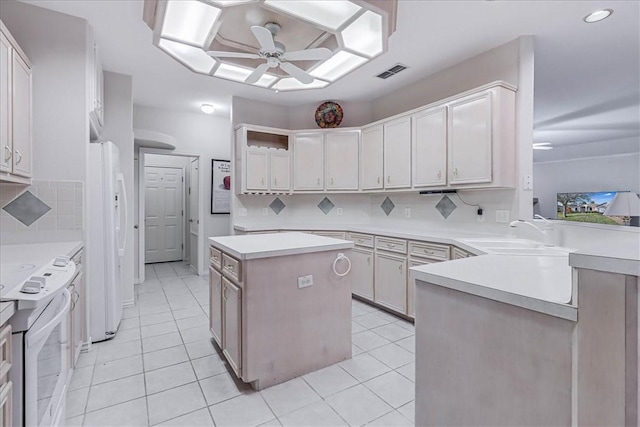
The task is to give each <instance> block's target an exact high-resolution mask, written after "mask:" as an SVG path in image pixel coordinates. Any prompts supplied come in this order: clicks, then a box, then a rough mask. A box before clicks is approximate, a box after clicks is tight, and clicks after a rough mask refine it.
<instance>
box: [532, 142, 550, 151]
mask: <svg viewBox="0 0 640 427" xmlns="http://www.w3.org/2000/svg"><path fill="white" fill-rule="evenodd" d="M533 149H534V150H553V146H552V145H551V143H550V142H534V143H533Z"/></svg>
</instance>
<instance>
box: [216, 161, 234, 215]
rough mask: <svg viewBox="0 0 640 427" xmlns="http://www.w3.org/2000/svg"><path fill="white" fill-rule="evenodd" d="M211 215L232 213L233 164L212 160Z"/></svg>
mask: <svg viewBox="0 0 640 427" xmlns="http://www.w3.org/2000/svg"><path fill="white" fill-rule="evenodd" d="M211 213H212V214H228V213H231V162H230V161H229V160H218V159H213V160H211Z"/></svg>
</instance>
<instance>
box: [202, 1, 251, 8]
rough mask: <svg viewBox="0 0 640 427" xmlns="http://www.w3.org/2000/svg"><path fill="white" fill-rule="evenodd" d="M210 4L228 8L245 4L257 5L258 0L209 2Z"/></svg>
mask: <svg viewBox="0 0 640 427" xmlns="http://www.w3.org/2000/svg"><path fill="white" fill-rule="evenodd" d="M207 1H208V2H209V3H213V4H215V5H217V6H222V7H227V6H236V5H239V4H243V3H255V2H256V0H207Z"/></svg>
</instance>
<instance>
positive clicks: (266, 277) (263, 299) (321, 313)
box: [209, 233, 353, 390]
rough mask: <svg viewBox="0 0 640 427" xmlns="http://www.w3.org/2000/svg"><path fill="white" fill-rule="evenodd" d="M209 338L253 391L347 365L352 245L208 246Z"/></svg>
mask: <svg viewBox="0 0 640 427" xmlns="http://www.w3.org/2000/svg"><path fill="white" fill-rule="evenodd" d="M209 243H210V249H209V261H210V267H209V271H210V275H209V286H210V298H211V300H210V330H211V333H212V335H213V338H214V340H215V341H216V343H217V344H218V346H219V347H220V348H221V349H222V351H223V354H224V356H225V357H226V359H227V361H228V362H229V364H230V365H231V367H232V368H233V370H234V372H235V374H236V375H237V376H238V377H239V378H241V379H242V380H243V381H244V382H247V383H250V384H251V386H252V387H253V388H254V389H256V390H261V389H264V388H266V387H270V386H272V385H276V384H279V383H282V382H284V381H287V380H290V379H292V378H295V377H298V376H300V375H304V374H306V373H308V372H312V371H315V370H317V369H320V368H323V367H325V366H328V365H331V364H334V363H338V362H341V361H343V360H345V359H349V358H350V357H351V281H350V274H349V272H350V269H351V261H350V260H349V257H350V255H351V248H352V247H353V242H350V241H346V240H340V239H333V238H329V237H324V236H314V235H309V234H304V233H278V234H260V235H252V236H225V237H216V238H209Z"/></svg>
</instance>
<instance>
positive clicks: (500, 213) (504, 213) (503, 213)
mask: <svg viewBox="0 0 640 427" xmlns="http://www.w3.org/2000/svg"><path fill="white" fill-rule="evenodd" d="M496 222H499V223H502V224H506V223H508V222H509V211H508V210H497V211H496Z"/></svg>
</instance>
